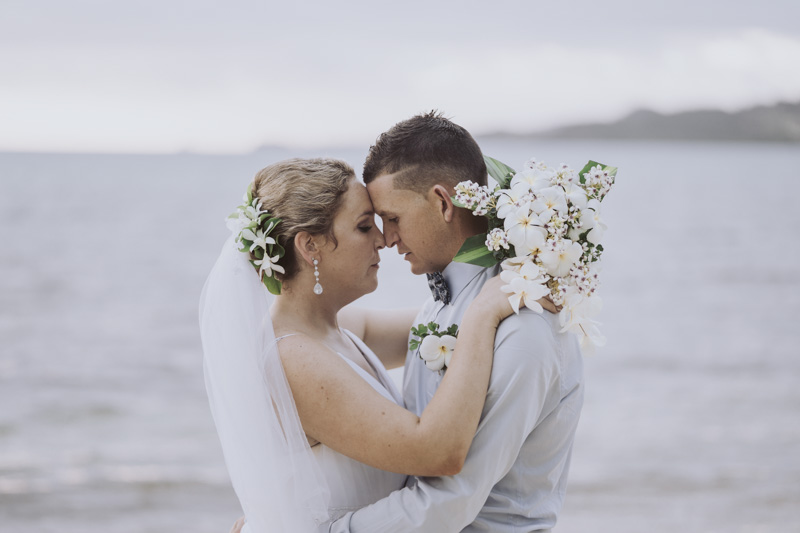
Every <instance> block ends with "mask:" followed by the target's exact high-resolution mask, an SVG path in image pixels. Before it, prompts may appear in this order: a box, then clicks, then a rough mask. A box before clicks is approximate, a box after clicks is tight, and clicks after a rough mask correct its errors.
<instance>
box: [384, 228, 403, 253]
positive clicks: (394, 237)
mask: <svg viewBox="0 0 800 533" xmlns="http://www.w3.org/2000/svg"><path fill="white" fill-rule="evenodd" d="M383 239H384V241H386V247H387V248H391V247H392V246H394V245H396V244H397V243H398V242H400V236H399V235H398V234H397V231H396V230H395V229H394V228H392V227H391V226H389V225H388V224H387V225H384V227H383Z"/></svg>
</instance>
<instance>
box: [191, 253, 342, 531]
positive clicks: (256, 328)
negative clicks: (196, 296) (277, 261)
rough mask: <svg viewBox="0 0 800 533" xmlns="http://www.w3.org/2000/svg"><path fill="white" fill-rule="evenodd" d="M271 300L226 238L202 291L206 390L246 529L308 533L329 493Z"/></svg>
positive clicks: (324, 515)
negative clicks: (286, 368)
mask: <svg viewBox="0 0 800 533" xmlns="http://www.w3.org/2000/svg"><path fill="white" fill-rule="evenodd" d="M273 298H274V297H273V296H272V295H271V294H270V293H269V291H267V289H266V288H265V287H264V285H263V284H261V282H260V280H259V276H258V274H257V273H256V272H255V271H254V269H253V266H252V265H251V264H250V262H249V261H248V254H245V253H242V252H240V251H239V250H238V249H237V247H236V244H235V242H234V240H233V238H229V239H228V240H227V241H226V243H225V245H224V246H223V248H222V252H221V253H220V255H219V258H218V259H217V262H216V263H215V265H214V267H213V269H212V270H211V273H210V274H209V276H208V279H207V280H206V284H205V286H204V287H203V292H202V294H201V297H200V335H201V339H202V343H203V353H204V360H203V367H204V371H205V382H206V389H207V391H208V398H209V402H210V404H211V413H212V415H213V417H214V423H215V424H216V427H217V432H218V433H219V438H220V442H221V444H222V451H223V454H224V456H225V463H226V465H227V467H228V471H229V473H230V477H231V481H232V483H233V488H234V490H235V491H236V495H237V496H238V498H239V502H240V503H241V505H242V509H243V510H244V514H245V517H246V519H247V524H246V525H245V530H244V531H249V532H250V533H267V532H270V533H272V532H281V533H283V532H287V533H288V532H292V533H294V532H301V533H302V532H306V531H308V532H312V531H317V530H318V528H319V526H320V525H321V524H324V523H325V522H326V521H327V519H328V501H329V498H330V494H329V491H328V487H327V485H326V483H325V478H324V477H323V474H322V472H321V470H320V469H319V466H318V465H317V463H316V461H315V459H314V457H313V455H312V452H311V448H310V447H309V445H308V441H307V440H306V436H305V434H304V432H303V428H302V426H301V424H300V419H299V417H298V415H297V409H296V407H295V404H294V400H293V398H292V393H291V389H290V388H289V383H288V382H287V380H286V376H285V374H284V372H283V366H282V365H281V360H280V356H279V354H278V350H277V343H276V341H275V333H274V331H273V328H272V321H271V319H270V315H269V307H270V305H271V303H272V301H273Z"/></svg>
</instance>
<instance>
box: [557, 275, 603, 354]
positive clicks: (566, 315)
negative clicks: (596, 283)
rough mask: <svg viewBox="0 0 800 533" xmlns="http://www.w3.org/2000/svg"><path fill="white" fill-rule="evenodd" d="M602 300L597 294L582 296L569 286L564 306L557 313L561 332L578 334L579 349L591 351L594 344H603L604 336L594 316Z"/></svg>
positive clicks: (598, 310)
mask: <svg viewBox="0 0 800 533" xmlns="http://www.w3.org/2000/svg"><path fill="white" fill-rule="evenodd" d="M602 304H603V302H602V300H600V297H599V296H597V295H594V296H590V297H588V296H584V295H581V294H580V293H578V291H577V290H575V288H574V287H569V289H568V290H567V295H566V297H565V299H564V308H563V309H562V310H561V312H560V313H559V315H558V320H559V322H560V324H561V332H562V333H564V332H567V331H569V332H572V333H575V334H576V335H578V338H580V342H581V349H582V350H584V351H585V352H587V353H589V352H591V351H592V350H593V349H594V347H595V346H604V345H605V343H606V339H605V337H603V335H602V334H601V333H600V328H598V325H599V324H600V323H599V322H597V321H596V320H594V317H595V316H597V315H598V314H599V313H600V310H601V308H602Z"/></svg>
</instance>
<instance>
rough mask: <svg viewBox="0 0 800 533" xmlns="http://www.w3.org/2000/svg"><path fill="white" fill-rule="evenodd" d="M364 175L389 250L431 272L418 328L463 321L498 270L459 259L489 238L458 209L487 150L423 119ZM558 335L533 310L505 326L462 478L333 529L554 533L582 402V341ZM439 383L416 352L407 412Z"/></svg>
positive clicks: (396, 132) (387, 501) (554, 325)
mask: <svg viewBox="0 0 800 533" xmlns="http://www.w3.org/2000/svg"><path fill="white" fill-rule="evenodd" d="M363 178H364V182H365V183H366V184H367V190H368V191H369V194H370V197H371V198H372V202H373V204H374V206H375V211H376V212H377V213H378V215H380V217H381V218H382V220H383V230H384V235H385V238H386V244H387V246H388V247H391V246H397V251H398V253H400V254H403V255H404V257H405V259H406V260H407V261H408V262H409V263H410V264H411V271H412V272H413V273H414V274H429V279H430V281H429V284H430V285H431V289H432V291H433V293H434V298H431V299H429V300H428V301H427V302H426V303H425V305H424V307H423V308H422V310H421V311H420V313H419V315H418V316H417V318H416V320H415V324H419V323H425V324H427V323H428V322H436V323H438V324H439V325H440V326H442V327H443V329H444V328H447V327H448V326H450V325H451V324H458V323H459V322H460V321H461V317H462V315H463V313H464V311H465V310H466V309H467V306H468V305H469V303H470V302H471V301H472V299H473V298H474V297H475V296H477V294H478V292H480V289H481V287H482V286H483V284H484V283H485V282H486V281H487V280H488V279H490V278H491V277H492V276H494V275H496V274H497V272H498V271H499V267H498V266H495V267H492V268H481V267H478V266H474V265H469V264H465V263H456V262H453V258H454V257H455V255H456V253H457V252H458V250H459V249H460V247H461V245H462V244H463V243H464V240H465V239H466V238H468V237H470V236H472V235H476V234H479V233H482V232H484V231H486V223H485V220H484V219H483V218H482V217H475V216H473V215H472V214H471V213H470V212H469V211H468V210H466V209H459V208H456V207H455V206H454V205H453V202H452V200H451V198H450V196H451V195H452V194H454V187H455V185H456V184H457V183H458V182H460V181H464V180H472V181H474V182H477V183H479V184H481V185H485V184H486V179H487V173H486V166H485V164H484V161H483V156H482V154H481V150H480V148H479V147H478V145H477V143H476V142H475V140H474V139H473V138H472V136H471V135H470V134H469V133H468V132H467V131H466V130H465V129H464V128H462V127H461V126H458V125H456V124H454V123H453V122H451V121H450V120H448V119H446V118H444V117H442V116H441V115H440V114H437V113H435V112H431V113H428V114H424V115H418V116H415V117H413V118H411V119H408V120H405V121H403V122H400V123H398V124H396V125H395V126H394V127H393V128H391V129H390V130H389V131H387V132H386V133H384V134H382V135H381V136H380V137H379V138H378V140H377V142H376V143H375V146H373V147H371V148H370V152H369V155H368V156H367V161H366V163H365V164H364V173H363ZM439 272H441V274H439ZM431 274H433V275H432V276H431ZM559 329H560V327H559V324H558V316H557V315H554V314H551V313H543V314H536V313H534V312H532V311H530V310H529V309H527V308H523V309H522V310H521V311H520V313H519V314H518V315H512V316H510V317H509V318H507V319H506V320H504V321H503V322H502V323H501V324H500V327H499V328H498V330H497V337H496V340H495V356H494V363H493V367H492V376H491V380H490V382H489V391H488V393H487V395H486V404H485V406H484V409H483V413H482V415H481V422H480V424H479V426H478V430H477V433H476V434H475V439H474V441H473V442H472V446H471V448H470V450H469V455H468V456H467V459H466V462H465V464H464V467H463V469H462V470H461V472H460V473H458V474H456V475H454V476H446V477H439V478H410V480H411V481H410V482H409V485H408V486H407V487H406V488H404V489H402V490H400V491H396V492H394V493H392V494H391V495H390V496H388V497H387V498H384V499H383V500H379V501H378V502H376V503H374V504H372V505H369V506H367V507H365V508H363V509H360V510H358V511H355V512H350V513H348V514H346V515H345V516H343V517H342V518H340V519H339V520H337V521H336V522H334V523H333V524H332V525H331V527H330V531H331V532H335V533H339V532H353V533H361V532H364V533H373V532H381V533H384V532H398V533H399V532H402V533H405V532H410V531H421V532H432V533H433V532H436V533H440V532H449V531H471V532H472V531H491V532H512V531H513V532H522V531H525V532H527V531H550V528H552V527H553V526H554V525H555V523H556V519H557V517H558V513H559V511H560V510H561V506H562V505H563V502H564V496H565V492H566V486H567V473H568V470H569V464H570V455H571V452H572V442H573V438H574V436H575V428H576V427H577V424H578V418H579V416H580V411H581V407H582V405H583V365H582V360H581V355H580V351H579V348H578V342H577V340H576V339H575V338H574V335H572V334H568V333H559ZM440 381H441V376H440V375H439V374H438V373H437V372H432V371H430V370H428V369H427V367H426V366H425V364H424V362H423V361H422V360H421V359H420V358H419V357H418V355H417V354H416V353H415V352H409V353H408V354H407V356H406V363H405V377H404V380H403V397H404V399H405V402H406V407H407V408H408V409H410V410H411V411H413V412H414V413H416V414H417V415H420V414H421V413H422V410H423V409H424V408H425V406H426V405H427V404H428V402H429V401H430V400H431V398H432V397H433V393H434V391H435V390H436V387H437V386H438V385H439V382H440Z"/></svg>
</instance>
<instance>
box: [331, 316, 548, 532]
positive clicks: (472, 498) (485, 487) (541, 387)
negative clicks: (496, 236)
mask: <svg viewBox="0 0 800 533" xmlns="http://www.w3.org/2000/svg"><path fill="white" fill-rule="evenodd" d="M558 380H559V356H558V345H557V343H556V341H555V338H554V333H553V330H552V328H551V326H550V324H549V323H548V322H547V320H545V319H544V317H542V316H541V315H538V314H536V313H533V312H531V311H530V310H528V309H523V310H522V311H521V312H520V314H519V315H512V316H511V317H509V318H507V319H506V320H504V321H503V322H502V323H501V324H500V327H499V328H498V331H497V337H496V339H495V354H494V362H493V365H492V376H491V380H490V382H489V390H488V393H487V395H486V403H485V405H484V408H483V413H482V415H481V422H480V424H479V425H478V430H477V432H476V434H475V438H474V440H473V441H472V445H471V446H470V450H469V453H468V455H467V458H466V461H465V463H464V467H463V469H462V470H461V472H460V473H459V474H457V475H455V476H443V477H426V478H419V479H418V482H417V483H416V484H415V485H411V486H408V487H406V488H404V489H401V490H398V491H395V492H393V493H392V494H390V495H389V496H387V497H386V498H384V499H382V500H379V501H377V502H375V503H374V504H372V505H369V506H367V507H364V508H363V509H360V510H358V511H355V512H351V513H348V514H346V515H344V516H343V517H342V518H340V519H339V520H337V521H335V522H333V523H332V524H330V528H329V531H330V532H336V533H342V532H354V533H362V532H363V533H366V532H374V531H381V532H387V533H388V532H398V533H404V532H407V531H418V532H431V533H433V532H436V533H438V532H441V531H459V530H461V529H463V528H465V527H466V526H468V525H469V524H470V523H472V522H473V521H474V520H475V517H476V516H478V513H479V512H480V510H481V508H482V507H483V505H484V503H485V502H486V500H487V498H488V496H489V493H490V492H491V490H492V487H493V486H494V485H495V484H496V483H497V482H498V481H499V480H501V479H502V478H503V477H504V476H505V475H506V474H507V473H508V472H509V470H510V469H511V467H512V466H513V464H514V462H515V461H516V459H517V457H518V455H519V453H520V450H521V448H522V446H523V444H524V443H525V440H526V439H527V438H528V436H529V434H530V433H531V432H532V431H533V429H534V428H535V427H536V424H537V422H538V420H540V419H541V418H543V416H544V415H546V414H547V413H548V412H549V411H551V410H552V409H554V408H555V406H556V405H558V402H559V400H560V394H559V385H558Z"/></svg>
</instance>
